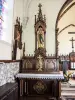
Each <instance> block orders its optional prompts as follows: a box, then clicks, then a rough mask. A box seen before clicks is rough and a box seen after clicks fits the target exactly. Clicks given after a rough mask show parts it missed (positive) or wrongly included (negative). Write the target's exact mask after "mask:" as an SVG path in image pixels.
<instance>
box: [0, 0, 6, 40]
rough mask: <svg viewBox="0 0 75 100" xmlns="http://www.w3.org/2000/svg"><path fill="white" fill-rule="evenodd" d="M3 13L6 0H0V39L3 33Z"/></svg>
mask: <svg viewBox="0 0 75 100" xmlns="http://www.w3.org/2000/svg"><path fill="white" fill-rule="evenodd" d="M5 13H6V0H0V39H2V34H3V31H4V22H5Z"/></svg>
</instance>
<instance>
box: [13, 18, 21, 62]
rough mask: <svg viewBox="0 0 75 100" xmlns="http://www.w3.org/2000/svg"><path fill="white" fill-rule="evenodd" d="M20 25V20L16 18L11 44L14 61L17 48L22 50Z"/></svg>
mask: <svg viewBox="0 0 75 100" xmlns="http://www.w3.org/2000/svg"><path fill="white" fill-rule="evenodd" d="M21 38H22V24H21V23H20V18H18V17H17V19H16V24H15V27H14V42H13V52H12V59H13V60H16V54H17V48H19V49H22V39H21Z"/></svg>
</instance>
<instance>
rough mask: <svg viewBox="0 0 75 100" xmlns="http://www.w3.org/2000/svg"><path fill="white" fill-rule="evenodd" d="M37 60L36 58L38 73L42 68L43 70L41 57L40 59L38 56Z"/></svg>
mask: <svg viewBox="0 0 75 100" xmlns="http://www.w3.org/2000/svg"><path fill="white" fill-rule="evenodd" d="M37 58H38V71H42V68H43V60H42V57H41V55H39V56H38V57H37Z"/></svg>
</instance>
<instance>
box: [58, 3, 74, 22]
mask: <svg viewBox="0 0 75 100" xmlns="http://www.w3.org/2000/svg"><path fill="white" fill-rule="evenodd" d="M74 5H75V2H74V3H73V4H71V5H70V6H69V7H68V8H67V9H66V10H65V11H64V12H63V13H62V14H61V16H59V19H58V21H59V20H60V19H61V18H62V17H63V16H64V15H65V14H66V13H67V12H68V11H69V10H70V8H72V7H73V6H74Z"/></svg>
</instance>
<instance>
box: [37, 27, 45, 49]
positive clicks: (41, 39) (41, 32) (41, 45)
mask: <svg viewBox="0 0 75 100" xmlns="http://www.w3.org/2000/svg"><path fill="white" fill-rule="evenodd" d="M37 47H38V48H44V30H43V28H42V26H39V28H38V30H37Z"/></svg>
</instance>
